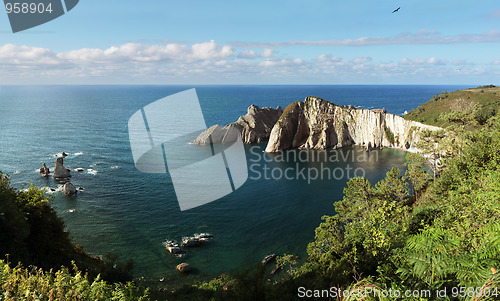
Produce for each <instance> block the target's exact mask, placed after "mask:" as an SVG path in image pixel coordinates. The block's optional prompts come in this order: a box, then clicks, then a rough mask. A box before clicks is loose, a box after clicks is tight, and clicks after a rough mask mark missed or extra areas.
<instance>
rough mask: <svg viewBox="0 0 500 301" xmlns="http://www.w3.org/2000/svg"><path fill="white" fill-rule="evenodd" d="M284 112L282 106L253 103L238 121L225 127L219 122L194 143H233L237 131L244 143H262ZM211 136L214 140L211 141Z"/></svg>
mask: <svg viewBox="0 0 500 301" xmlns="http://www.w3.org/2000/svg"><path fill="white" fill-rule="evenodd" d="M282 113H283V109H282V108H281V107H279V106H278V107H277V108H276V109H273V108H268V107H264V108H259V107H258V106H256V105H251V106H250V107H248V109H247V114H246V115H244V116H240V118H238V120H237V121H236V122H233V123H230V124H228V125H226V126H224V127H221V126H219V125H218V124H216V125H214V126H211V127H210V128H208V129H207V130H205V131H203V132H202V133H201V134H200V135H199V136H198V137H197V138H196V139H195V140H194V141H193V143H194V144H199V145H210V143H231V142H234V141H236V138H237V133H238V132H240V133H241V137H242V139H243V143H246V144H249V143H261V142H264V141H266V140H268V139H269V135H270V134H271V130H272V129H273V126H274V125H275V123H276V121H278V119H279V118H280V116H281V114H282ZM235 130H237V131H238V132H237V131H235ZM210 138H211V140H212V141H210Z"/></svg>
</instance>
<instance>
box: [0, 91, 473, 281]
mask: <svg viewBox="0 0 500 301" xmlns="http://www.w3.org/2000/svg"><path fill="white" fill-rule="evenodd" d="M189 88H192V87H183V86H182V87H181V86H32V87H22V86H3V87H1V88H0V106H1V107H2V110H1V111H0V170H2V171H3V172H4V173H9V174H10V175H11V179H12V183H13V184H14V185H15V186H16V187H17V188H22V186H23V185H24V186H25V187H26V186H27V185H29V184H30V181H32V183H33V184H34V185H37V186H40V187H44V186H47V187H50V188H54V189H56V190H59V187H60V185H61V183H60V182H59V181H57V180H54V179H51V178H49V179H45V178H41V177H40V175H39V174H38V171H37V169H38V168H39V167H40V166H41V165H42V163H43V162H45V163H47V166H48V167H49V168H53V164H54V163H53V162H54V160H55V157H54V155H55V154H56V153H59V152H61V151H65V152H67V153H68V157H67V158H65V161H64V164H65V166H67V167H68V168H70V169H71V170H72V172H71V173H72V175H73V177H72V179H71V181H72V182H73V183H74V184H75V186H78V187H83V188H84V191H83V192H81V193H78V195H77V196H76V197H67V196H64V195H63V194H62V193H60V192H59V191H56V192H54V193H53V195H54V197H55V199H54V201H53V205H54V206H55V207H56V209H57V211H58V213H59V214H60V216H61V217H63V218H64V220H65V222H66V225H67V227H68V230H69V232H70V233H71V235H72V237H73V240H74V242H75V243H78V244H81V245H83V247H84V249H85V250H86V251H87V252H89V253H90V254H103V253H106V252H116V253H119V254H120V255H122V257H123V258H132V259H134V261H135V263H136V265H135V266H136V269H135V275H136V276H145V277H147V278H167V279H169V278H170V279H174V280H173V281H175V279H178V278H179V275H178V274H177V273H176V271H175V266H176V265H177V264H178V263H180V262H181V260H180V259H178V258H175V257H173V256H171V255H170V254H168V253H167V251H166V250H165V247H164V246H163V245H162V243H163V242H165V241H166V240H170V239H175V240H180V239H181V238H182V237H183V236H190V235H193V234H197V233H210V234H213V235H214V239H213V240H212V241H210V242H209V243H208V244H207V245H206V246H203V247H201V248H198V249H193V250H190V252H189V255H188V257H187V258H185V259H183V261H186V262H189V263H190V264H191V265H192V266H193V267H194V268H195V273H193V274H192V275H188V276H187V277H191V278H200V279H201V278H204V277H207V276H208V277H209V276H213V275H216V274H218V273H222V272H226V271H230V270H235V269H239V268H242V267H245V266H248V265H250V264H254V263H256V262H259V261H260V260H261V259H262V258H263V257H264V256H266V255H268V254H270V253H277V254H282V253H295V254H298V255H301V256H303V255H305V252H304V250H305V247H306V245H307V243H308V242H309V241H311V240H312V239H313V237H314V229H315V228H316V227H317V226H318V224H319V222H320V220H321V216H322V215H324V214H333V206H332V204H333V203H334V202H335V201H338V200H340V199H341V198H342V195H343V187H345V185H346V182H347V181H348V180H349V179H348V178H347V177H342V178H341V179H334V180H332V179H329V180H328V179H323V180H315V181H312V182H310V183H308V181H307V180H306V181H304V180H303V179H295V180H289V179H284V178H281V179H275V178H273V177H271V178H263V177H260V178H259V177H258V176H256V173H255V172H252V170H250V172H249V177H250V178H249V180H248V181H247V183H246V184H245V185H244V186H243V187H242V188H241V189H239V190H237V191H236V192H235V193H233V194H231V195H229V196H226V197H224V198H222V199H220V200H218V201H216V202H213V203H210V204H207V205H204V206H202V207H199V208H195V209H192V210H189V211H185V212H180V211H179V208H178V203H177V201H176V198H175V194H174V192H173V186H172V183H171V180H170V178H169V176H168V175H150V174H143V173H141V172H139V171H137V170H136V169H135V167H134V164H133V160H132V155H131V152H130V144H129V141H128V133H127V121H128V118H130V116H131V115H132V114H133V113H134V112H135V111H137V110H138V109H140V108H142V107H143V106H145V105H147V104H149V103H151V102H153V101H155V100H157V99H159V98H162V97H164V96H167V95H170V94H173V93H176V92H180V91H183V90H186V89H189ZM462 88H467V87H464V86H201V87H196V89H197V93H198V96H199V99H200V102H201V106H202V110H203V113H204V115H205V119H206V123H207V125H208V126H210V125H213V124H217V123H218V124H227V123H230V122H233V121H234V120H236V119H237V118H238V116H240V115H244V114H245V113H246V109H247V107H248V106H250V105H251V104H255V105H258V106H260V107H264V106H270V107H277V106H282V107H283V108H285V107H286V106H287V105H288V104H290V103H292V102H294V101H297V100H303V99H304V98H305V97H306V96H309V95H314V96H317V97H321V98H323V99H325V100H328V101H331V102H334V103H336V104H339V105H359V106H361V107H362V108H366V109H372V108H383V109H386V110H387V111H388V112H390V113H394V114H398V115H399V114H401V113H402V112H404V111H411V110H412V109H414V108H416V107H417V106H419V105H420V104H422V103H424V102H426V101H427V100H429V99H430V98H431V97H432V96H433V95H435V94H436V93H440V92H442V91H443V90H448V91H454V90H458V89H462ZM245 148H246V152H247V159H248V160H249V167H251V164H252V163H258V164H259V165H257V166H254V171H262V170H263V167H264V166H267V167H269V168H271V170H272V169H273V168H275V167H279V168H280V170H283V169H286V168H288V167H294V168H295V166H297V164H298V165H299V167H309V168H310V167H315V166H319V164H321V163H324V164H326V165H327V166H328V167H329V168H331V169H335V168H340V169H341V170H346V169H345V168H346V166H347V165H349V164H350V166H351V167H352V168H354V169H355V168H363V170H365V171H366V174H365V176H366V177H367V178H368V179H369V180H370V181H371V182H372V183H375V182H376V181H378V180H380V179H382V178H383V177H384V176H385V173H386V172H387V171H388V170H390V168H391V167H399V168H402V167H403V162H404V155H405V152H404V151H401V150H396V149H382V150H376V151H374V152H378V153H377V160H376V162H374V161H373V160H366V161H363V160H360V159H359V156H361V155H358V153H360V154H364V155H369V154H368V153H366V152H363V150H362V149H363V148H362V147H356V146H354V147H352V146H349V147H345V148H342V149H338V150H329V151H328V152H332V153H333V152H337V153H341V155H340V156H336V157H337V158H341V159H340V160H337V161H334V160H327V161H328V162H321V160H318V161H317V162H312V163H311V162H309V163H307V162H290V160H288V161H282V160H274V161H273V160H272V158H273V156H275V155H274V154H264V150H265V148H266V143H260V144H250V145H246V146H245ZM288 152H292V153H293V152H302V153H303V152H316V151H307V150H290V151H288ZM349 152H351V153H349ZM352 153H354V154H356V155H355V156H352V155H348V154H352ZM255 154H262V155H255ZM372 154H373V152H372ZM265 156H267V157H265ZM330 157H332V156H328V158H330ZM295 158H300V156H295ZM353 158H354V160H353ZM252 159H255V162H252V161H251V160H252ZM268 161H269V162H268ZM292 161H293V160H292ZM295 161H296V160H295ZM332 161H334V162H332ZM76 168H83V171H82V172H77V171H75V169H76ZM181 278H183V277H181Z"/></svg>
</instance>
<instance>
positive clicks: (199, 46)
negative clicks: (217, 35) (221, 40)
mask: <svg viewBox="0 0 500 301" xmlns="http://www.w3.org/2000/svg"><path fill="white" fill-rule="evenodd" d="M191 48H192V55H193V58H195V59H202V60H204V59H213V58H225V57H229V56H234V51H233V49H232V47H231V46H227V45H225V46H222V47H220V45H219V44H217V43H215V42H214V40H211V41H210V42H204V43H196V44H193V46H191Z"/></svg>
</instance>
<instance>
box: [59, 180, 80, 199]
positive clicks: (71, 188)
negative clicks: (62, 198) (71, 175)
mask: <svg viewBox="0 0 500 301" xmlns="http://www.w3.org/2000/svg"><path fill="white" fill-rule="evenodd" d="M62 192H63V193H64V194H65V195H67V196H72V195H75V194H76V193H77V192H78V191H77V190H76V187H75V185H73V184H71V182H66V184H64V186H63V188H62Z"/></svg>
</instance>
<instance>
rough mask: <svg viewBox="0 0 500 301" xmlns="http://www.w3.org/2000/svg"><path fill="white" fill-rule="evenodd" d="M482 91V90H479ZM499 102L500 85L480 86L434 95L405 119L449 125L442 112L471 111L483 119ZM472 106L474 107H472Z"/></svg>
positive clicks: (496, 108)
mask: <svg viewBox="0 0 500 301" xmlns="http://www.w3.org/2000/svg"><path fill="white" fill-rule="evenodd" d="M481 91H483V92H481ZM499 104H500V87H496V86H494V85H487V86H481V87H478V88H473V89H466V90H460V91H455V92H451V93H448V92H446V91H444V92H443V93H441V95H437V94H436V96H434V97H433V98H432V100H431V101H428V102H426V103H424V104H423V105H421V106H419V107H418V108H416V109H415V110H413V111H411V112H410V113H408V114H407V115H406V116H405V119H408V120H414V121H418V122H422V123H425V124H431V125H437V126H449V125H452V124H453V123H452V122H451V121H448V120H444V119H441V118H440V115H441V114H443V113H449V112H452V111H456V112H460V111H461V112H465V111H467V112H472V111H473V110H474V111H475V114H478V115H480V116H482V119H483V121H484V120H487V119H488V118H490V117H492V116H494V115H495V114H496V112H497V110H498V106H499ZM473 108H474V109H473Z"/></svg>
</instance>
